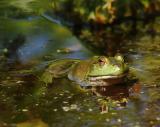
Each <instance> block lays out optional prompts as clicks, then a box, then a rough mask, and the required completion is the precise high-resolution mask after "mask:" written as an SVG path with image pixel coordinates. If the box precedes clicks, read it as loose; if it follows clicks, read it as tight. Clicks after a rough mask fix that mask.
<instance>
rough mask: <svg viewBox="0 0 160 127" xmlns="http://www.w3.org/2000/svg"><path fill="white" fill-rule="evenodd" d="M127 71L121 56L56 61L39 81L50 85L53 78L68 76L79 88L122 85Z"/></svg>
mask: <svg viewBox="0 0 160 127" xmlns="http://www.w3.org/2000/svg"><path fill="white" fill-rule="evenodd" d="M128 71H129V68H128V66H127V65H126V64H125V63H124V59H123V57H122V56H121V55H116V56H115V57H106V56H94V57H92V58H90V59H87V60H77V59H63V60H56V61H54V62H52V63H51V64H50V65H49V66H48V68H47V69H46V70H45V72H44V73H43V75H42V77H41V79H42V80H43V81H44V82H45V83H52V80H53V79H54V78H60V77H63V76H68V78H69V79H70V80H72V81H75V82H76V83H78V84H80V85H81V86H108V85H114V84H119V83H123V82H124V79H125V77H126V76H127V73H128Z"/></svg>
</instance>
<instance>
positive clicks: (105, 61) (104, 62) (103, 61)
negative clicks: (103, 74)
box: [98, 56, 109, 66]
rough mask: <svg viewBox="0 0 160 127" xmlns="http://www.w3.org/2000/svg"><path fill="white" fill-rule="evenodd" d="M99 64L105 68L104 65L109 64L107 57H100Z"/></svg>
mask: <svg viewBox="0 0 160 127" xmlns="http://www.w3.org/2000/svg"><path fill="white" fill-rule="evenodd" d="M98 63H99V64H100V65H101V66H103V65H105V64H107V63H109V61H108V59H106V57H103V56H101V57H99V59H98Z"/></svg>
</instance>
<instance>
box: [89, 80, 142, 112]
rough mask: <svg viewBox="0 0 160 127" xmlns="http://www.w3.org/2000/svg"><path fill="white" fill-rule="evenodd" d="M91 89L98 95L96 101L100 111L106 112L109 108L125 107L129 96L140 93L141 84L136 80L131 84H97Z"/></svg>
mask: <svg viewBox="0 0 160 127" xmlns="http://www.w3.org/2000/svg"><path fill="white" fill-rule="evenodd" d="M91 90H92V93H93V94H94V95H96V96H98V97H100V99H98V103H99V105H100V110H101V113H108V112H109V110H110V109H111V108H115V107H117V108H123V107H126V106H127V102H128V99H129V97H130V96H133V95H134V94H139V93H140V90H141V85H140V83H139V82H136V83H133V84H131V85H126V84H118V85H110V86H97V87H92V88H91Z"/></svg>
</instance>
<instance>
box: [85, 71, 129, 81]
mask: <svg viewBox="0 0 160 127" xmlns="http://www.w3.org/2000/svg"><path fill="white" fill-rule="evenodd" d="M127 74H128V73H124V74H122V75H104V76H89V77H88V79H89V80H90V81H95V80H101V79H102V80H103V79H117V78H123V77H125V76H127Z"/></svg>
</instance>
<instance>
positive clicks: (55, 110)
mask: <svg viewBox="0 0 160 127" xmlns="http://www.w3.org/2000/svg"><path fill="white" fill-rule="evenodd" d="M49 2H50V1H42V0H40V1H33V0H28V1H24V0H1V1H0V9H1V12H0V24H1V25H0V53H1V55H0V61H1V62H0V66H1V67H0V126H2V127H8V126H9V127H10V126H11V127H12V126H13V127H14V126H18V127H30V126H31V125H30V124H33V126H34V127H37V126H38V125H39V126H40V127H47V126H51V127H52V126H53V127H103V126H104V127H106V126H114V127H151V126H152V127H159V126H160V36H159V35H156V36H155V37H154V38H153V37H152V36H149V35H148V34H147V35H143V36H141V37H140V38H137V39H134V43H133V42H132V40H129V41H128V42H127V44H126V45H125V47H123V48H124V49H127V51H126V52H125V53H124V55H125V57H126V58H127V62H128V63H129V65H130V67H131V68H133V70H134V73H135V75H136V77H138V79H139V82H137V83H135V85H133V86H124V85H122V86H117V87H114V86H113V87H111V88H107V89H108V90H109V91H110V92H107V93H105V96H103V97H98V96H95V95H93V94H92V93H91V92H88V93H86V92H85V93H84V92H82V91H80V90H79V89H78V88H77V87H75V83H73V82H71V81H69V80H67V79H65V78H64V79H58V80H56V81H55V82H54V84H52V85H50V86H47V87H46V86H44V85H43V84H40V83H38V82H36V80H35V77H32V76H24V75H20V74H19V75H17V74H14V73H12V72H13V71H15V70H21V69H27V68H29V67H32V66H34V65H36V64H39V63H42V62H43V61H47V60H53V59H56V58H79V59H86V58H89V57H91V56H94V55H96V54H95V53H94V51H89V50H88V49H87V48H85V47H84V46H83V45H82V44H81V40H79V39H78V38H76V37H75V36H74V35H73V34H72V33H71V31H70V30H69V29H68V28H67V27H64V26H60V25H58V24H54V23H51V22H48V21H47V20H45V19H44V18H43V17H41V16H37V15H35V14H37V13H40V12H41V11H44V10H49V9H50V6H49ZM34 13H35V14H34ZM155 27H156V28H157V30H159V29H160V22H158V23H157V24H155ZM65 48H69V49H70V50H71V52H69V53H63V52H61V53H59V52H58V51H57V50H58V49H61V50H62V51H63V50H64V51H65ZM8 58H9V59H8ZM104 98H105V99H106V100H107V106H108V107H107V111H106V112H105V113H103V112H102V108H103V107H102V105H101V104H100V103H99V101H100V100H101V99H104Z"/></svg>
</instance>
